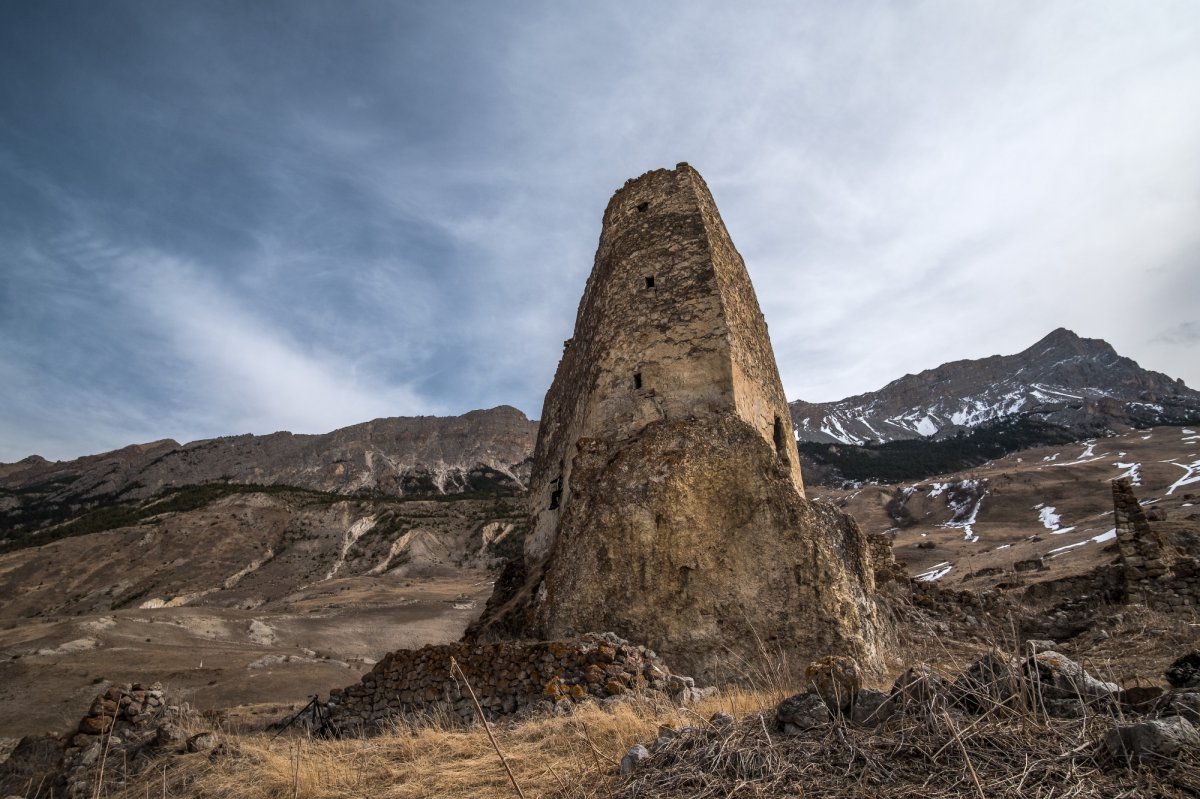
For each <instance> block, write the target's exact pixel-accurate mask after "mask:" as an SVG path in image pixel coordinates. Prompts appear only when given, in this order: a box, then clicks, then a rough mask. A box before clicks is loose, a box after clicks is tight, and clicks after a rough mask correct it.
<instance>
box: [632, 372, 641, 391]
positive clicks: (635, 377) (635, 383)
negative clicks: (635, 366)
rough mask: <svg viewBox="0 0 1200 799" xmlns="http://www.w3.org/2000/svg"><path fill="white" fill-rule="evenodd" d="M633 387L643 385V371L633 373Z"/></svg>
mask: <svg viewBox="0 0 1200 799" xmlns="http://www.w3.org/2000/svg"><path fill="white" fill-rule="evenodd" d="M633 387H634V388H641V387H642V373H641V372H634V373H633Z"/></svg>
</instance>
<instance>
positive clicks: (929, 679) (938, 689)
mask: <svg viewBox="0 0 1200 799" xmlns="http://www.w3.org/2000/svg"><path fill="white" fill-rule="evenodd" d="M948 689H949V683H948V682H947V680H946V678H945V677H943V676H942V675H940V674H938V673H937V672H936V671H934V670H933V669H931V668H930V667H929V666H928V665H926V664H924V663H922V664H918V665H916V666H911V667H909V668H907V669H905V670H904V673H902V674H901V675H900V676H899V677H897V678H896V681H895V682H894V683H892V691H891V697H892V699H893V700H894V701H895V702H896V703H897V704H899V705H909V704H913V705H921V706H925V705H929V704H931V703H934V702H937V701H939V700H944V698H945V696H946V693H947V691H948Z"/></svg>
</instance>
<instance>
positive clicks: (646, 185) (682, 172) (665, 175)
mask: <svg viewBox="0 0 1200 799" xmlns="http://www.w3.org/2000/svg"><path fill="white" fill-rule="evenodd" d="M683 180H686V181H687V182H688V183H689V184H690V186H689V188H691V187H695V186H696V185H697V184H698V185H699V186H701V187H703V188H704V190H705V191H707V190H708V184H706V183H705V182H704V178H703V177H701V175H700V173H699V172H698V171H697V170H696V168H695V167H694V166H692V165H691V164H689V163H688V162H687V161H680V162H679V163H678V164H676V165H675V168H674V169H651V170H649V171H647V172H643V173H642V174H641V175H639V176H637V177H636V178H630V179H629V180H627V181H625V185H624V186H622V187H621V188H619V189H617V190H616V192H614V193H613V196H612V199H610V200H609V201H608V206H607V207H606V208H605V209H604V219H605V221H607V220H608V219H609V217H610V215H611V214H612V213H613V212H614V211H615V210H616V209H618V208H620V207H621V206H623V205H625V204H626V203H628V202H630V201H631V200H632V199H633V197H634V196H636V195H638V194H641V193H643V192H647V193H649V192H654V191H656V190H658V188H659V187H661V186H663V185H665V184H669V183H672V182H675V183H679V182H682V181H683Z"/></svg>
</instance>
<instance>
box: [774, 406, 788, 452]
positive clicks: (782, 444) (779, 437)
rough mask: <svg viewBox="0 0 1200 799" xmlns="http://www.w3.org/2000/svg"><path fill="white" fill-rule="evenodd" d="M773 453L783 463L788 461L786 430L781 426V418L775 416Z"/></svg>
mask: <svg viewBox="0 0 1200 799" xmlns="http://www.w3.org/2000/svg"><path fill="white" fill-rule="evenodd" d="M775 453H776V454H777V455H779V458H780V460H782V461H783V462H784V463H790V462H791V459H790V458H789V457H788V445H787V431H786V430H784V428H783V419H781V418H779V417H778V416H776V417H775Z"/></svg>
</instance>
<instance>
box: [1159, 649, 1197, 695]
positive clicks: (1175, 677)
mask: <svg viewBox="0 0 1200 799" xmlns="http://www.w3.org/2000/svg"><path fill="white" fill-rule="evenodd" d="M1165 676H1166V678H1167V682H1169V683H1170V684H1171V687H1172V688H1200V652H1189V653H1188V654H1186V655H1184V656H1183V657H1181V658H1179V659H1178V660H1176V661H1175V662H1174V663H1172V664H1171V665H1170V666H1168V667H1167V670H1166V672H1165Z"/></svg>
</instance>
